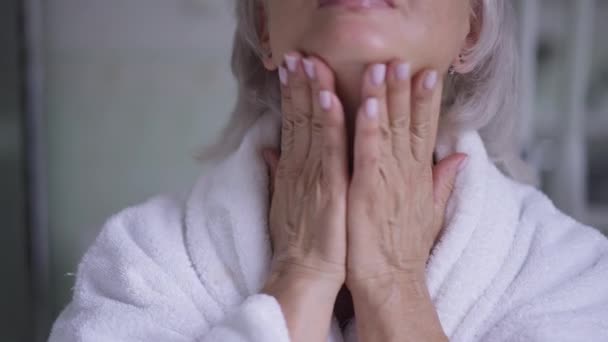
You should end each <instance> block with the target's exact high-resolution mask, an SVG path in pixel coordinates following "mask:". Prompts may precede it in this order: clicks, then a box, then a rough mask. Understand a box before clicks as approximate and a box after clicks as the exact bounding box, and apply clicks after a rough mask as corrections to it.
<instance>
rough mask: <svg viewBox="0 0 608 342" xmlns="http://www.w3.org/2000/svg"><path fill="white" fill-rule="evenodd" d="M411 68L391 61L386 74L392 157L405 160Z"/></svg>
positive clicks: (407, 138)
mask: <svg viewBox="0 0 608 342" xmlns="http://www.w3.org/2000/svg"><path fill="white" fill-rule="evenodd" d="M410 73H411V68H410V64H409V63H406V62H403V61H393V62H392V63H391V64H390V65H389V67H388V73H387V86H388V89H387V91H386V93H387V108H388V118H389V130H390V132H391V145H392V147H393V155H394V156H395V157H396V158H397V159H399V160H405V158H406V157H409V156H410V155H411V148H410V116H411V114H410V112H411V101H410V98H411V78H410Z"/></svg>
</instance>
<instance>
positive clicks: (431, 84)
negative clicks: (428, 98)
mask: <svg viewBox="0 0 608 342" xmlns="http://www.w3.org/2000/svg"><path fill="white" fill-rule="evenodd" d="M436 84H437V71H431V72H429V73H428V74H427V75H426V78H425V79H424V88H426V89H427V90H433V88H435V85H436Z"/></svg>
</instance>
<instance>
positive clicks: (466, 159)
mask: <svg viewBox="0 0 608 342" xmlns="http://www.w3.org/2000/svg"><path fill="white" fill-rule="evenodd" d="M467 164H469V156H466V157H464V158H463V159H462V160H461V161H460V163H459V164H458V172H461V171H462V170H464V168H465V167H467Z"/></svg>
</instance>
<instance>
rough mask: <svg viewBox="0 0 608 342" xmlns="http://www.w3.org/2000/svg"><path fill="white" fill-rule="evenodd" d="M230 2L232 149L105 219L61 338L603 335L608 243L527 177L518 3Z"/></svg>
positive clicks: (225, 146)
mask: <svg viewBox="0 0 608 342" xmlns="http://www.w3.org/2000/svg"><path fill="white" fill-rule="evenodd" d="M236 8H237V9H236V13H237V17H238V28H237V32H236V35H235V41H234V51H233V59H232V63H233V70H234V73H235V75H236V78H237V80H238V82H239V86H240V87H239V96H238V103H237V106H236V110H235V112H234V116H233V119H232V121H231V124H230V125H229V127H228V129H227V132H226V134H225V141H224V142H223V143H222V144H220V146H219V148H220V149H221V150H222V151H220V152H221V153H220V155H221V157H219V158H214V159H213V162H212V163H211V165H210V167H209V168H208V170H207V171H206V172H205V174H204V175H203V176H202V177H201V179H200V180H199V181H198V182H197V184H196V185H195V186H194V188H193V190H192V192H191V193H190V194H189V196H185V197H181V196H161V197H157V198H154V199H151V200H149V201H148V202H146V203H144V204H142V205H139V206H136V207H134V208H130V209H127V210H125V211H123V212H122V213H120V214H118V215H116V216H114V217H113V218H112V219H110V220H109V221H108V222H107V224H106V226H105V227H104V229H103V230H102V232H101V234H100V235H99V237H98V238H97V240H96V242H95V243H94V245H93V246H92V247H91V248H90V249H89V251H88V252H87V253H86V255H85V256H84V258H83V260H82V262H81V264H80V266H79V270H78V277H77V280H76V285H75V288H74V299H73V301H72V302H71V303H70V304H69V306H68V307H67V308H66V309H65V310H64V311H63V313H62V314H61V316H60V317H59V318H58V320H57V322H56V323H55V325H54V328H53V331H52V333H51V338H50V340H51V341H58V342H59V341H61V342H67V341H290V340H292V341H323V340H325V341H327V340H330V341H342V340H346V341H355V340H358V341H441V340H447V339H450V340H454V341H478V340H479V341H513V340H517V341H608V241H607V240H606V239H605V238H604V237H603V236H602V235H601V234H600V233H599V232H598V231H596V230H594V229H592V228H589V227H586V226H584V225H582V224H580V223H577V222H575V221H574V220H572V219H571V218H569V217H567V216H566V215H564V214H562V213H561V212H559V211H558V210H557V209H555V207H554V206H553V205H552V203H551V201H550V200H549V199H548V198H547V197H545V196H544V195H543V194H541V193H540V192H538V191H537V190H535V189H534V188H533V187H530V186H527V185H524V184H523V183H520V182H517V181H516V179H517V178H518V177H519V176H518V173H517V172H516V171H517V170H518V169H521V168H520V167H519V166H518V162H517V158H516V157H514V155H515V154H514V153H513V149H512V148H510V147H509V146H512V144H511V143H510V138H509V134H508V132H509V127H510V125H509V122H510V121H512V119H513V118H515V117H516V114H515V113H514V110H513V104H514V103H515V101H514V94H515V92H516V86H515V82H514V79H515V75H516V70H515V67H516V60H517V58H516V53H515V51H514V43H513V17H512V12H511V11H510V10H509V6H508V1H507V0H424V1H421V0H407V1H406V0H264V1H262V0H239V1H238V3H237V5H236ZM216 155H217V154H216ZM268 171H269V172H268ZM269 175H270V177H269ZM269 179H270V181H269Z"/></svg>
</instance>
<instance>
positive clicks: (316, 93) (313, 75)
mask: <svg viewBox="0 0 608 342" xmlns="http://www.w3.org/2000/svg"><path fill="white" fill-rule="evenodd" d="M302 62H303V65H304V71H305V72H306V75H307V77H308V80H309V82H310V89H311V102H312V123H311V141H310V152H309V156H311V155H312V156H319V152H320V149H321V148H322V146H323V134H324V129H323V128H324V127H323V126H324V123H325V119H326V116H327V115H326V110H325V109H323V108H322V107H321V102H320V100H321V97H320V94H321V92H322V91H327V92H329V93H330V94H333V93H335V85H334V74H333V71H332V70H331V69H330V68H329V66H327V64H325V63H324V62H323V61H322V60H320V59H319V58H316V57H308V58H304V59H303V60H302ZM323 99H325V100H328V99H329V101H328V103H329V104H331V102H332V100H331V97H329V98H328V97H327V94H326V96H324V98H323ZM326 104H327V103H326ZM330 114H333V113H331V112H330Z"/></svg>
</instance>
